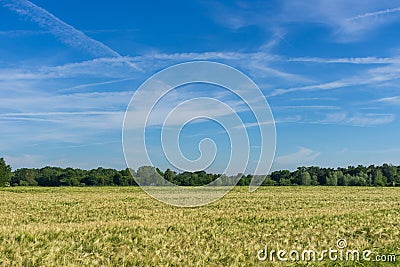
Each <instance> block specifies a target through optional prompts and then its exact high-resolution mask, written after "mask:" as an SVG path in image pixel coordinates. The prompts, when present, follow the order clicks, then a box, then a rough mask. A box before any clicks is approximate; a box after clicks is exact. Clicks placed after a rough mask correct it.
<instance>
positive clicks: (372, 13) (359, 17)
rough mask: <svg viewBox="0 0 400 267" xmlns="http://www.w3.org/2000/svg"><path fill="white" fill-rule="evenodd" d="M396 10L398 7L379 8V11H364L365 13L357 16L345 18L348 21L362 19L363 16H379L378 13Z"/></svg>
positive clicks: (399, 9) (398, 9)
mask: <svg viewBox="0 0 400 267" xmlns="http://www.w3.org/2000/svg"><path fill="white" fill-rule="evenodd" d="M398 11H400V7H396V8H391V9H386V10H381V11H376V12H370V13H365V14H362V15H359V16H355V17H352V18H348V19H347V20H348V21H352V20H358V19H363V18H367V17H372V16H379V15H383V14H388V13H393V12H398Z"/></svg>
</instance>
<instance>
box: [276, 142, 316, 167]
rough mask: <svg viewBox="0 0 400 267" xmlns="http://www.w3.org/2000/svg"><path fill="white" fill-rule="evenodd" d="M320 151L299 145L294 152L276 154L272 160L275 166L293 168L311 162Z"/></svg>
mask: <svg viewBox="0 0 400 267" xmlns="http://www.w3.org/2000/svg"><path fill="white" fill-rule="evenodd" d="M320 154H321V153H320V152H318V151H313V150H312V149H309V148H306V147H300V148H299V149H298V150H297V151H296V152H294V153H290V154H286V155H282V156H277V157H276V158H275V161H274V165H276V167H282V166H285V167H286V168H295V167H297V166H302V165H308V164H311V163H312V162H313V161H314V160H315V159H316V158H317V157H318V156H319V155H320Z"/></svg>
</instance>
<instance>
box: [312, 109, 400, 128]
mask: <svg viewBox="0 0 400 267" xmlns="http://www.w3.org/2000/svg"><path fill="white" fill-rule="evenodd" d="M395 119H396V115H395V114H390V113H388V114H380V113H360V112H358V113H354V114H349V113H348V112H346V111H341V112H334V113H329V114H327V115H326V117H325V118H324V119H322V120H316V121H313V122H311V123H317V124H342V125H352V126H359V127H369V126H377V125H383V124H388V123H391V122H393V121H394V120H395Z"/></svg>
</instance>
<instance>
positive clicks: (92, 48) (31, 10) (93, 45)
mask: <svg viewBox="0 0 400 267" xmlns="http://www.w3.org/2000/svg"><path fill="white" fill-rule="evenodd" d="M1 3H2V4H3V5H4V6H5V7H8V8H9V9H11V10H13V11H15V12H16V13H17V14H19V15H21V16H24V17H28V18H29V19H31V20H32V21H34V22H36V23H37V24H38V25H39V26H40V27H42V28H43V29H45V30H47V31H49V32H51V33H52V34H53V35H54V36H56V37H57V38H58V39H59V40H60V41H61V42H63V43H65V44H67V45H69V46H72V47H75V48H79V49H83V50H85V51H87V52H89V53H91V54H92V55H94V56H97V57H108V56H112V57H120V54H118V53H117V52H116V51H114V50H113V49H111V48H110V47H108V46H106V45H105V44H103V43H101V42H99V41H96V40H94V39H92V38H90V37H88V36H87V35H86V34H84V33H83V32H82V31H79V30H77V29H75V28H74V27H73V26H71V25H69V24H67V23H65V22H64V21H62V20H60V19H59V18H57V17H56V16H54V15H53V14H51V13H49V12H48V11H47V10H45V9H43V8H41V7H39V6H37V5H35V4H33V3H32V2H30V1H27V0H11V1H5V0H1Z"/></svg>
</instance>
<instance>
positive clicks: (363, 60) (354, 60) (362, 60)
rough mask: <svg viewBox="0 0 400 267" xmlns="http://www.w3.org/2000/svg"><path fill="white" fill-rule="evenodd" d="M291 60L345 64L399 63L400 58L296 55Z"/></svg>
mask: <svg viewBox="0 0 400 267" xmlns="http://www.w3.org/2000/svg"><path fill="white" fill-rule="evenodd" d="M288 61H289V62H310V63H345V64H366V65H367V64H394V63H396V64H398V63H400V58H397V57H395V58H393V57H383V58H382V57H348V58H346V57H345V58H320V57H296V58H289V59H288Z"/></svg>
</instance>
